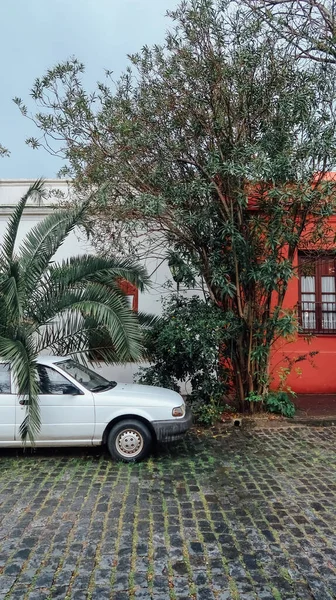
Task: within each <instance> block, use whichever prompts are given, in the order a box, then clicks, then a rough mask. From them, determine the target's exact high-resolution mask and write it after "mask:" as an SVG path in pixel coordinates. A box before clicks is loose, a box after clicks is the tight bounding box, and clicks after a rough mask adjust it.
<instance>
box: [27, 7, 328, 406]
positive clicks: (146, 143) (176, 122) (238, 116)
mask: <svg viewBox="0 0 336 600" xmlns="http://www.w3.org/2000/svg"><path fill="white" fill-rule="evenodd" d="M168 14H169V16H170V17H171V19H172V20H173V22H174V24H175V27H174V29H173V30H172V31H171V32H169V33H168V34H167V37H166V42H165V44H164V45H163V46H162V47H161V46H155V47H154V48H148V47H145V48H143V49H142V51H141V52H140V53H138V54H136V55H134V56H131V57H130V66H129V68H128V69H127V71H126V73H125V74H124V75H123V76H122V77H121V79H120V80H119V81H118V82H116V83H115V84H113V85H111V86H109V85H107V84H101V83H100V84H98V88H97V90H96V92H95V93H93V94H89V93H87V92H86V91H85V89H84V88H83V85H82V80H81V76H82V72H83V69H84V67H83V65H81V64H80V63H79V62H78V61H77V60H76V59H73V60H71V61H69V62H66V63H64V64H60V65H57V66H56V67H55V68H54V69H51V70H50V71H48V72H47V74H46V75H45V76H44V77H43V78H41V79H37V80H36V82H35V85H34V87H33V90H32V96H33V98H34V99H35V100H36V102H37V103H38V104H39V105H40V107H41V110H40V112H39V113H37V114H36V115H33V116H32V118H33V120H34V121H35V123H36V124H37V126H38V127H39V129H40V131H41V136H40V138H39V139H30V140H28V143H30V144H31V145H32V146H33V147H38V146H39V145H44V146H45V147H46V148H47V149H48V151H50V152H55V153H59V154H61V155H63V156H64V157H65V159H66V160H67V167H66V170H65V171H63V172H67V173H69V174H71V175H72V176H73V177H74V178H75V183H76V185H77V189H78V193H79V194H80V193H85V194H86V193H87V192H88V190H95V189H98V192H97V193H96V194H94V203H93V204H92V206H91V208H92V214H93V215H94V223H93V226H92V230H91V233H92V235H93V240H96V244H97V246H98V248H99V249H100V250H104V251H106V249H107V247H108V245H109V244H110V241H111V239H113V240H114V241H119V242H120V245H121V249H123V250H124V251H125V249H129V247H133V248H134V251H137V252H140V250H141V251H143V252H147V253H149V254H154V253H155V254H156V255H158V254H160V255H161V256H163V257H164V256H166V257H167V258H169V262H170V265H171V267H172V269H173V270H174V273H175V275H176V274H177V277H178V280H179V281H180V282H185V283H187V284H188V285H192V284H193V282H195V281H201V283H202V285H203V286H204V288H205V290H206V293H207V295H208V296H209V298H210V300H211V301H212V302H213V303H214V304H216V305H217V306H218V307H220V309H221V310H222V311H223V313H224V314H225V315H226V317H227V319H228V322H229V324H230V331H231V332H232V336H231V339H230V342H228V343H227V344H226V345H225V347H224V348H223V358H224V359H225V361H226V365H227V367H228V368H230V369H231V372H232V379H233V381H234V382H235V389H236V391H237V395H238V398H239V400H240V403H241V406H243V405H244V399H245V398H246V397H247V396H249V394H252V393H257V394H262V395H266V394H267V390H268V386H269V380H270V376H269V358H270V350H271V347H272V345H273V344H274V342H275V341H276V340H277V339H278V338H279V337H281V336H284V335H289V334H292V333H293V332H295V331H296V330H297V327H298V324H297V318H296V315H295V311H294V310H293V311H286V310H284V308H283V303H284V297H285V294H286V289H287V284H288V281H289V280H290V278H292V277H293V276H294V275H295V266H294V260H295V255H296V252H297V249H298V247H299V245H300V247H302V246H303V245H308V246H309V244H311V243H312V242H314V244H315V248H316V247H317V246H318V244H319V242H321V243H322V241H323V243H324V244H326V243H327V238H328V239H329V241H332V237H331V235H329V234H330V232H328V226H327V221H328V216H329V215H330V214H331V213H332V211H333V208H334V204H335V194H334V189H333V184H332V183H331V182H329V183H327V182H325V181H324V180H323V176H324V173H325V172H326V171H328V169H330V168H331V166H332V165H333V162H334V159H335V117H334V107H333V102H332V101H331V98H332V97H333V94H334V85H335V84H334V81H335V77H334V75H333V71H332V66H329V67H328V68H327V69H326V68H325V65H320V64H319V63H317V62H316V63H309V64H305V65H304V66H303V65H302V64H299V63H298V61H297V60H296V59H295V56H294V53H293V52H292V51H291V50H290V49H288V47H287V46H285V45H284V44H283V43H282V42H281V39H280V38H279V37H277V36H276V35H275V34H274V32H273V31H271V30H270V28H269V27H268V25H267V24H265V23H264V21H263V20H262V19H260V18H259V16H258V15H255V14H254V13H253V12H251V11H246V9H245V8H244V9H240V8H239V7H237V5H235V4H234V3H231V2H226V1H224V0H218V1H216V0H191V1H190V2H182V3H181V5H180V6H179V7H178V8H177V9H176V10H175V11H172V12H170V13H168ZM109 76H110V74H109ZM16 102H17V104H18V105H19V106H20V108H21V111H22V113H23V114H24V115H26V116H28V109H27V107H26V106H25V105H24V104H23V103H22V101H21V100H20V99H16ZM53 143H56V146H53ZM317 172H318V173H319V175H318V176H316V173H317ZM314 174H315V175H314ZM97 214H99V216H100V219H99V223H97V218H96V215H97ZM91 224H92V223H91ZM97 240H99V241H98V242H97ZM142 240H145V243H144V244H143V245H142V244H141V241H142ZM139 249H140V250H139Z"/></svg>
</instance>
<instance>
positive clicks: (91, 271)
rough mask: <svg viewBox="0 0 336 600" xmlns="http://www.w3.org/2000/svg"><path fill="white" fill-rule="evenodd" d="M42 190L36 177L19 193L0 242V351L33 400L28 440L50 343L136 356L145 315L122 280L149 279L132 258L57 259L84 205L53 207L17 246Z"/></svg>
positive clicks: (103, 357) (96, 355) (117, 357)
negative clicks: (135, 308) (39, 361)
mask: <svg viewBox="0 0 336 600" xmlns="http://www.w3.org/2000/svg"><path fill="white" fill-rule="evenodd" d="M43 194H44V188H43V184H42V182H41V181H37V182H36V183H35V184H34V185H32V186H31V187H30V188H29V190H28V192H27V193H26V194H25V195H24V196H23V197H22V198H21V200H20V201H19V202H18V204H17V205H16V207H15V209H14V211H13V213H12V215H11V217H10V218H9V221H8V224H7V229H6V232H5V234H4V237H3V241H2V246H1V248H0V357H1V358H2V359H4V360H5V361H8V362H10V363H11V365H12V368H13V372H14V376H15V378H16V381H17V385H18V392H19V394H20V395H21V396H26V397H27V399H28V405H27V415H26V418H25V419H24V421H23V423H22V426H21V434H22V437H23V439H26V438H27V437H28V438H29V439H30V441H34V439H35V438H36V435H37V433H38V431H39V427H40V411H39V405H38V388H37V366H36V358H37V355H38V354H39V353H40V352H42V351H43V350H46V349H48V350H49V351H52V352H53V353H55V354H61V355H66V354H75V355H76V356H77V357H79V358H80V359H82V360H83V361H85V360H87V357H88V353H90V356H91V358H92V359H99V360H100V361H104V362H123V361H126V360H136V359H138V358H139V357H140V356H141V352H142V335H141V329H140V326H139V320H140V321H143V320H144V317H143V316H141V317H140V319H138V318H137V316H136V315H135V314H134V313H133V312H132V311H131V310H130V309H129V306H128V303H127V299H126V298H125V296H124V294H123V293H122V292H121V290H120V287H119V282H120V279H121V278H123V279H126V280H128V281H129V282H131V283H133V284H134V285H137V286H138V287H140V288H143V286H144V285H145V284H146V283H147V281H148V279H147V275H146V273H145V271H144V269H143V268H142V267H140V266H138V265H137V264H135V263H133V262H132V261H130V260H129V259H122V260H120V259H115V258H109V259H105V258H99V257H96V256H90V255H84V256H80V257H73V258H70V259H68V260H64V261H62V262H60V263H57V262H55V261H54V258H53V257H54V254H55V253H56V251H57V250H58V248H59V247H60V246H61V245H62V243H63V242H64V240H65V238H66V237H67V235H68V234H69V233H70V231H72V230H73V229H74V228H75V227H76V226H79V225H80V224H81V223H82V221H83V215H84V212H85V210H86V206H85V205H82V206H79V207H78V208H73V209H72V210H68V211H64V210H60V211H55V212H53V213H52V214H51V215H50V216H48V217H46V218H45V219H44V220H43V221H41V222H39V223H38V224H37V225H36V226H35V227H33V228H32V229H31V230H30V231H29V232H28V234H27V235H26V237H25V238H24V240H23V241H22V242H21V244H20V246H19V247H17V234H18V229H19V226H20V222H21V217H22V214H23V211H24V208H25V206H26V203H27V201H28V199H29V198H31V197H34V196H36V195H38V196H39V197H40V196H42V195H43ZM149 321H150V320H149ZM97 344H98V345H97Z"/></svg>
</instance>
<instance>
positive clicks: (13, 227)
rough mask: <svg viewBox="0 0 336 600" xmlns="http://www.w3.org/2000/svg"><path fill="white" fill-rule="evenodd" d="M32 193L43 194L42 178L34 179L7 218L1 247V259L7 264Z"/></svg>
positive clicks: (11, 256) (10, 259)
mask: <svg viewBox="0 0 336 600" xmlns="http://www.w3.org/2000/svg"><path fill="white" fill-rule="evenodd" d="M34 194H37V195H38V196H39V197H42V196H43V194H44V183H43V180H42V179H38V180H37V181H35V183H33V185H31V186H30V188H29V189H28V191H27V192H26V193H25V194H24V196H22V198H21V200H20V201H19V202H18V204H17V205H16V206H15V208H14V210H13V212H12V214H11V216H10V218H9V220H8V223H7V227H6V231H5V234H4V237H3V241H2V248H1V254H2V259H3V260H4V261H5V263H7V265H8V264H9V263H10V262H11V261H12V259H13V253H14V247H15V243H16V238H17V234H18V230H19V225H20V221H21V217H22V214H23V211H24V209H25V206H26V204H27V201H28V200H29V198H30V197H31V196H33V195H34Z"/></svg>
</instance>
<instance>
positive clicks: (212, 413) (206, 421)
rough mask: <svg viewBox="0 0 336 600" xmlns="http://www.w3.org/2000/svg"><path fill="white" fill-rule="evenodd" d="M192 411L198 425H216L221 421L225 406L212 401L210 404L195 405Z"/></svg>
mask: <svg viewBox="0 0 336 600" xmlns="http://www.w3.org/2000/svg"><path fill="white" fill-rule="evenodd" d="M192 411H193V415H194V417H195V419H196V421H197V422H198V423H201V424H202V425H214V424H215V423H216V422H217V421H219V419H220V417H221V414H222V413H223V411H224V406H223V404H219V403H218V402H216V401H215V400H210V402H209V403H208V404H203V403H201V402H199V403H196V404H195V405H193V407H192Z"/></svg>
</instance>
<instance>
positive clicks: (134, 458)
mask: <svg viewBox="0 0 336 600" xmlns="http://www.w3.org/2000/svg"><path fill="white" fill-rule="evenodd" d="M152 442H153V439H152V435H151V432H150V430H149V428H148V427H147V426H146V425H145V424H144V423H142V422H141V421H137V420H136V419H127V420H126V419H125V421H119V422H118V423H116V425H114V426H113V427H112V429H111V431H110V432H109V434H108V437H107V447H108V450H109V453H110V455H111V456H112V458H114V459H116V460H121V461H123V462H139V461H141V460H143V459H144V458H146V456H148V454H149V453H150V450H151V447H152Z"/></svg>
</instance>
